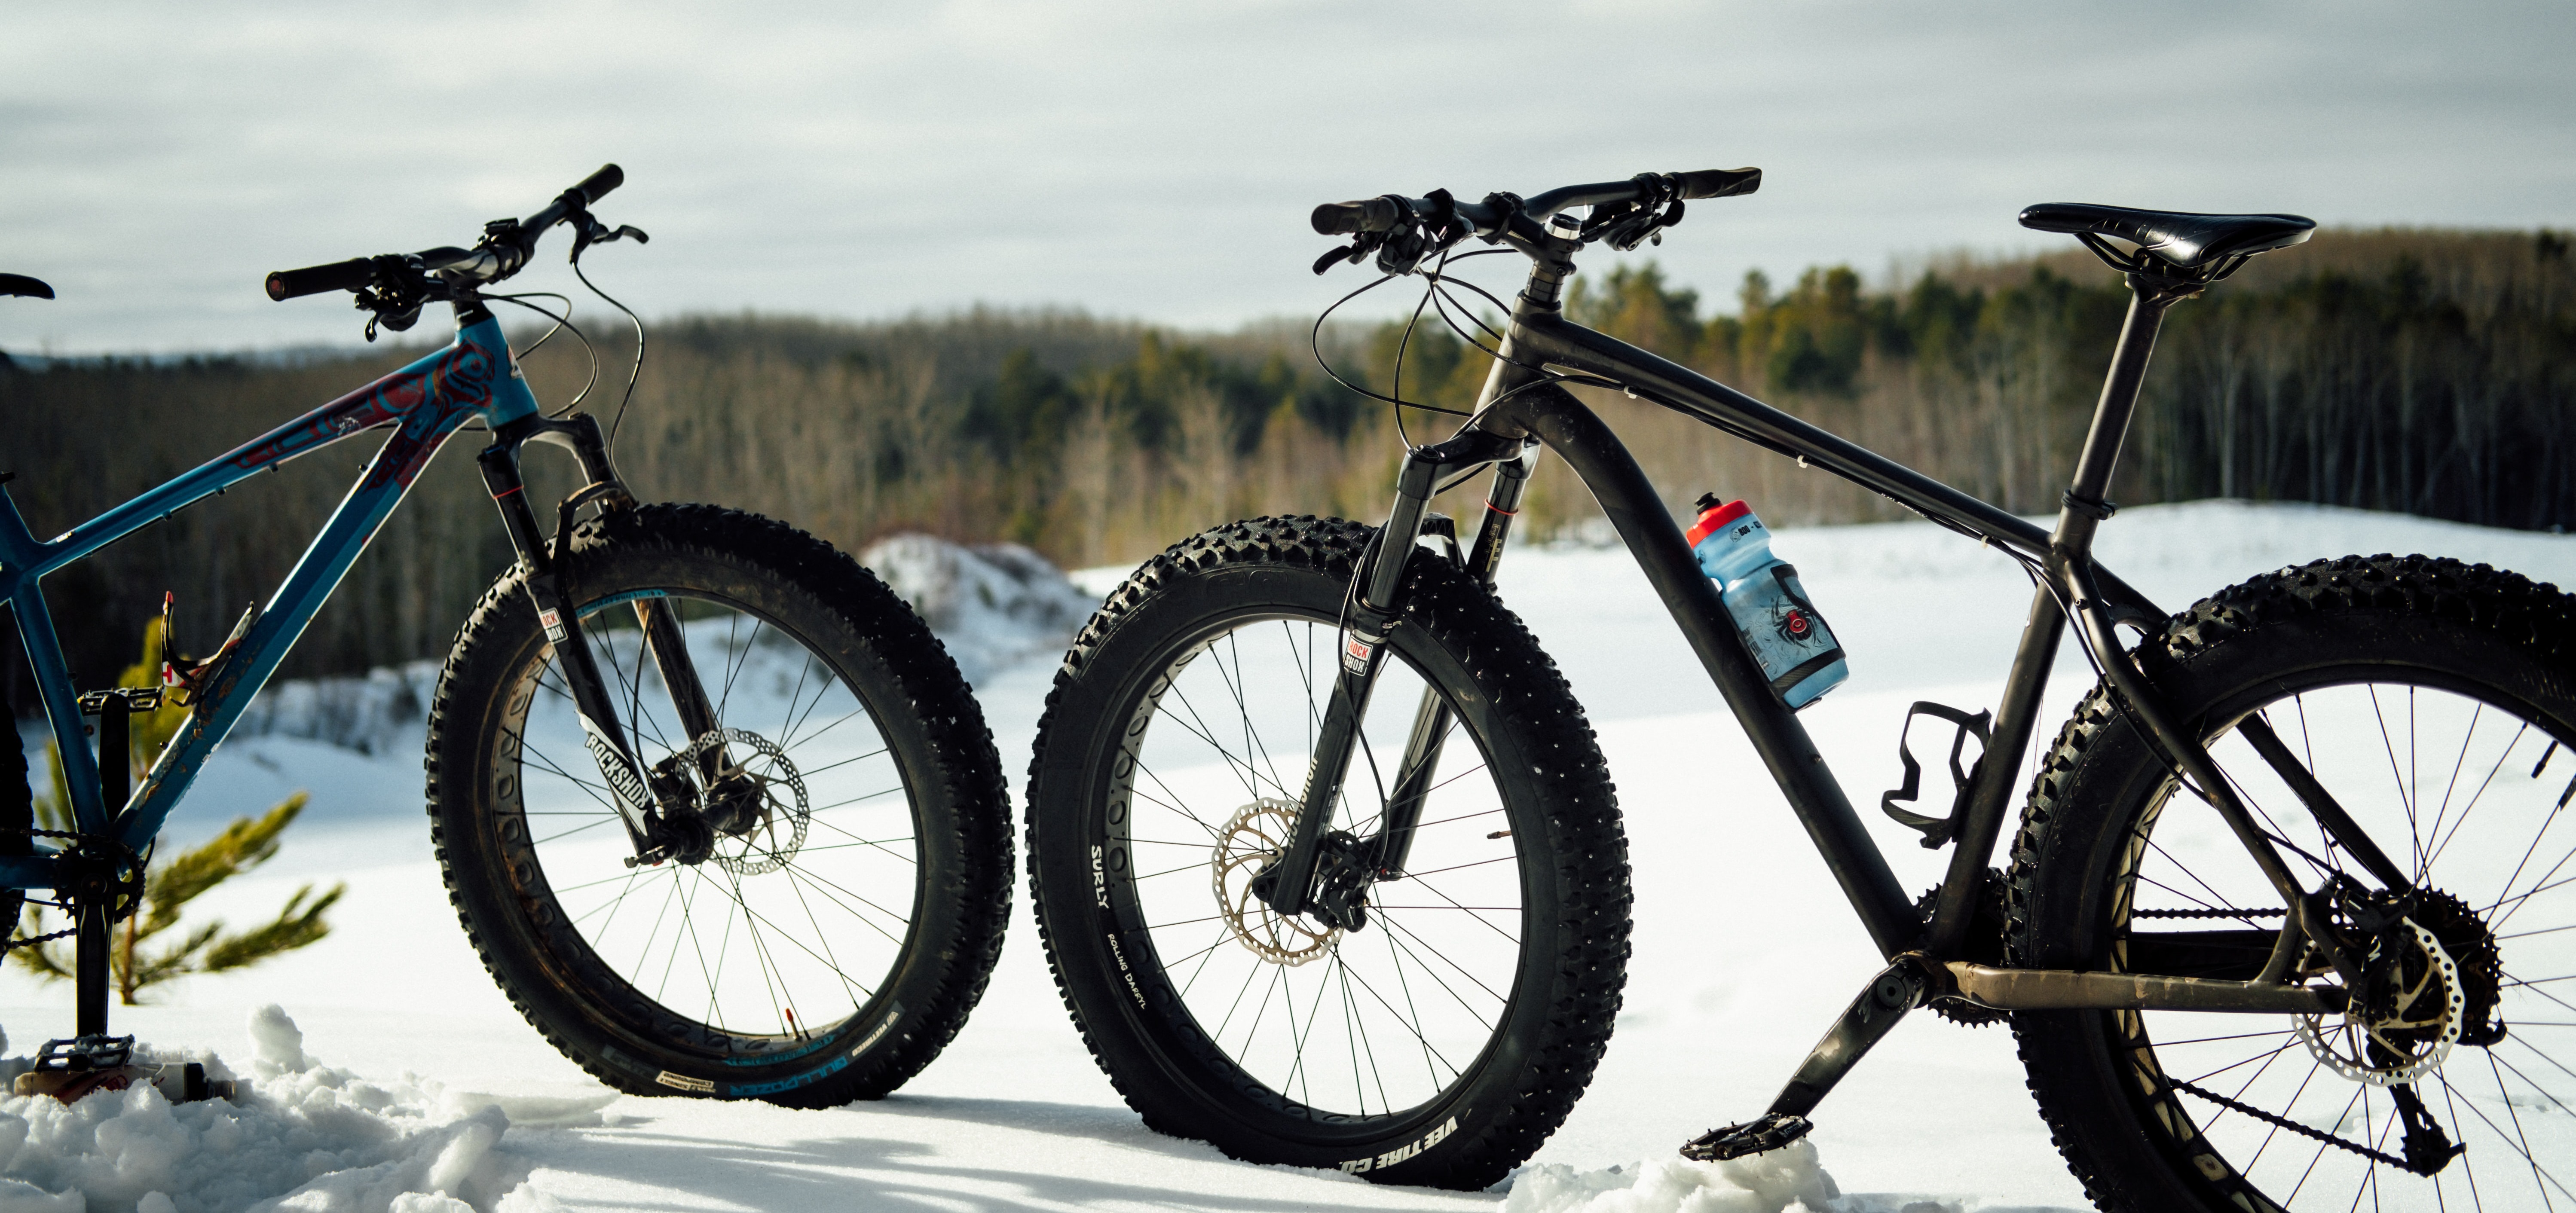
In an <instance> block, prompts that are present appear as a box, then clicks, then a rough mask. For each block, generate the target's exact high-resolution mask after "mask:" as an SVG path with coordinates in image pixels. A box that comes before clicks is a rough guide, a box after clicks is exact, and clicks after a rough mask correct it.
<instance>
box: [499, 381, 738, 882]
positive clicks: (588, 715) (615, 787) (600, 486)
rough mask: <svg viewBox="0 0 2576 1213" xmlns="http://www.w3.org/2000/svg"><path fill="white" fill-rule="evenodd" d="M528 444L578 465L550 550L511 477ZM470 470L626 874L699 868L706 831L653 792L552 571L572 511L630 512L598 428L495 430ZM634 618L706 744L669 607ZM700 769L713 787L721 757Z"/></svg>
mask: <svg viewBox="0 0 2576 1213" xmlns="http://www.w3.org/2000/svg"><path fill="white" fill-rule="evenodd" d="M530 441H539V442H549V443H553V444H555V445H558V446H562V447H565V448H567V449H569V450H570V451H571V452H572V453H573V456H574V457H575V459H577V460H578V461H579V463H580V465H581V470H582V475H583V478H584V481H585V483H584V485H583V487H582V488H581V489H579V490H578V491H576V492H574V493H573V494H572V495H571V496H569V497H566V498H565V499H564V501H563V504H562V506H561V507H560V510H559V517H558V520H557V525H556V529H555V535H554V541H553V543H552V545H551V547H549V545H548V543H547V542H546V540H545V538H544V536H543V535H542V534H540V532H539V531H538V529H537V520H536V513H535V511H534V510H533V509H531V508H530V507H529V505H528V501H527V492H526V489H527V485H526V482H525V481H524V480H522V479H521V478H520V475H519V451H520V448H521V447H523V446H524V445H525V444H527V443H528V442H530ZM476 463H477V464H478V465H479V466H480V467H481V469H482V472H483V483H484V485H485V487H487V488H488V489H490V490H491V493H492V501H493V504H494V505H495V506H497V507H499V509H500V511H501V522H502V525H503V526H504V527H505V528H506V529H507V530H508V532H509V535H510V544H511V546H512V547H513V548H515V549H516V550H517V551H518V554H519V559H520V560H521V561H523V562H524V563H525V564H526V565H527V567H528V576H527V587H528V597H529V599H530V601H531V603H532V604H533V605H534V606H535V607H536V611H537V622H538V623H539V625H540V626H542V627H543V628H544V630H545V636H546V642H547V643H548V644H549V645H551V646H552V647H553V649H554V651H555V658H556V664H557V668H558V670H559V672H560V673H561V674H562V676H563V679H564V682H565V684H566V687H567V688H568V689H569V690H570V691H571V693H572V699H573V706H574V710H575V711H576V712H577V713H578V715H579V717H580V722H581V730H582V740H583V744H584V746H585V748H587V749H588V750H589V752H590V755H591V758H592V760H593V761H595V762H597V763H598V764H599V772H600V776H601V778H602V780H603V781H604V782H605V783H606V784H607V785H608V788H609V793H610V801H611V802H612V803H613V804H614V806H615V807H616V810H617V815H618V818H619V820H620V821H621V822H622V823H623V824H624V825H625V827H626V835H627V839H628V841H629V842H630V843H631V844H632V845H633V846H634V848H635V856H634V857H633V858H631V859H629V860H628V861H627V862H628V864H629V865H630V866H634V865H638V864H652V863H659V862H661V861H662V860H664V859H668V858H678V859H680V860H681V862H683V863H689V862H695V861H696V860H697V859H701V858H704V852H705V849H706V848H705V843H706V842H707V839H705V838H703V837H700V836H701V835H704V834H705V830H704V829H703V828H699V829H694V830H693V829H691V828H690V827H691V826H692V825H695V824H696V818H695V816H694V813H693V812H692V811H691V810H692V809H693V807H694V806H690V805H684V804H669V803H663V800H664V798H663V797H661V796H659V795H658V794H657V793H656V791H655V787H654V778H653V776H654V772H652V771H651V770H650V769H648V768H647V767H645V765H644V764H643V762H642V761H641V760H640V759H638V758H637V757H636V755H635V753H634V751H633V750H632V749H631V748H630V747H629V746H628V745H627V743H626V733H625V729H624V727H623V725H622V724H621V723H620V720H619V717H618V712H617V701H616V698H615V696H614V695H612V694H611V693H610V691H609V689H608V685H607V683H606V682H605V681H604V680H603V679H602V678H601V677H600V672H599V664H598V661H597V660H596V659H595V658H594V657H593V655H592V654H591V651H590V646H589V644H588V642H587V640H586V639H585V638H584V636H583V629H582V623H581V618H580V614H579V612H578V611H577V610H576V609H575V604H574V603H573V602H572V601H571V599H570V597H569V596H568V595H567V594H566V593H565V587H564V585H563V582H562V575H561V567H560V566H561V562H562V559H563V557H564V555H565V554H566V553H568V552H569V551H570V550H571V546H572V529H573V525H574V519H575V515H576V513H577V511H579V510H580V508H581V507H582V506H584V505H593V504H595V505H597V506H599V507H600V508H601V509H602V510H620V509H626V508H629V507H631V506H632V505H633V504H634V498H633V496H632V495H630V494H629V493H628V492H627V491H626V487H625V485H624V484H623V483H622V482H621V481H619V480H618V478H617V474H616V471H615V469H614V468H613V467H612V466H611V465H610V463H609V459H608V449H607V445H606V443H604V442H602V441H601V439H600V434H599V423H598V421H597V420H596V419H594V418H591V417H588V416H578V417H572V418H568V419H564V420H550V419H547V418H544V417H527V418H523V419H521V420H519V421H516V422H513V423H511V424H509V425H506V426H503V427H502V428H501V430H500V431H499V432H498V433H496V434H495V435H494V436H493V442H492V445H490V446H488V447H486V448H484V449H483V451H482V452H481V454H479V455H478V456H477V457H476ZM634 609H635V614H636V620H637V622H638V623H639V624H641V625H642V627H643V633H644V646H645V648H646V650H647V651H648V652H650V653H651V654H652V658H653V663H654V666H655V668H656V669H657V671H658V672H659V673H660V674H661V677H662V683H663V686H664V687H665V688H667V689H668V691H669V694H670V696H671V702H672V707H673V709H674V711H675V713H676V714H677V715H678V717H679V719H680V723H681V725H682V727H683V728H685V729H686V730H687V736H688V738H689V739H691V740H693V741H694V740H697V739H703V738H707V737H708V735H709V734H710V733H713V732H714V731H715V730H716V729H717V727H718V724H717V720H716V715H715V709H714V707H713V706H712V705H711V704H710V703H709V702H708V700H707V696H706V690H705V688H704V686H703V684H702V683H701V682H700V681H699V678H698V674H697V669H696V667H695V666H694V665H693V664H692V663H691V662H690V660H689V653H688V646H687V643H686V641H685V638H684V637H683V635H682V632H681V627H680V623H681V621H680V619H679V618H678V614H677V612H676V611H675V610H674V609H673V608H672V607H671V606H670V605H669V604H668V603H666V602H663V601H659V600H655V599H650V598H644V599H638V600H636V602H635V604H634ZM684 744H686V743H684ZM698 764H699V772H700V775H701V777H702V778H703V779H704V780H706V781H707V782H708V783H710V784H712V783H714V782H715V781H716V780H717V779H718V778H719V777H720V776H721V775H722V774H723V773H724V771H725V765H726V759H725V755H724V751H723V747H722V746H721V745H710V746H708V747H705V749H704V750H703V752H701V753H700V754H699V755H698Z"/></svg>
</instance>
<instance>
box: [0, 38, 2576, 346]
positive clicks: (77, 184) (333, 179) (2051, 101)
mask: <svg viewBox="0 0 2576 1213" xmlns="http://www.w3.org/2000/svg"><path fill="white" fill-rule="evenodd" d="M2572 49H2576V5H2567V4H2564V3H2554V4H2552V3H2532V4H2513V3H2495V4H2448V5H2427V4H2421V3H2307V4H2299V3H2207V2H2203V0H2183V2H2175V3H2160V4H2156V5H2134V4H2108V3H2077V4H2059V5H2047V6H2040V5H2024V4H1997V3H1985V2H1982V0H1961V2H1958V3H1945V4H1939V5H1935V4H1930V3H1879V4H1846V3H1824V2H1819V3H1794V2H1781V0H1773V2H1768V3H1758V4H1748V3H1710V2H1701V3H1655V2H1648V0H1612V2H1598V3H1595V2H1581V0H1578V2H1570V3H1558V4H1551V5H1535V4H1513V3H1492V4H1482V5H1474V6H1468V5H1443V4H1418V3H1397V2H1391V0H1375V2H1369V3H1343V2H1339V0H1298V2H1295V3H1238V2H1229V0H1177V2H1170V0H1135V2H1130V3H1120V4H1091V3H1081V2H1075V0H1053V2H1048V3H943V2H936V0H921V2H916V3H907V4H900V5H897V4H877V3H846V2H845V3H818V4H796V3H763V2H752V0H746V2H739V3H732V4H726V5H676V4H657V3H605V2H599V0H567V2H560V3H552V4H544V5H538V4H521V3H502V2H497V0H453V2H450V3H445V4H439V5H415V6H406V7H403V8H401V9H399V10H397V9H395V8H393V7H391V6H381V5H348V4H338V3H318V2H315V3H304V2H294V0H288V2H268V3H247V2H246V3H241V4H227V5H203V4H187V5H181V4H166V5H165V4H146V3H97V4H82V5H13V6H11V7H10V8H9V9H8V10H7V11H6V13H5V15H0V270H9V271H15V272H18V273H26V274H33V275H35V276H37V277H40V278H44V279H46V280H48V281H49V282H51V283H52V284H53V285H54V287H55V288H56V290H57V291H58V292H59V295H60V298H59V299H57V300H56V301H54V302H50V303H46V302H35V301H25V300H0V348H9V349H14V350H18V351H20V352H35V353H53V354H57V355H73V354H89V353H105V352H134V353H142V352H157V353H168V352H181V351H195V350H243V349H273V348H280V347H293V346H306V345H315V344H329V345H350V344H355V343H357V341H358V340H359V329H360V327H361V321H362V319H363V318H362V317H361V316H360V315H359V314H358V313H356V312H354V311H352V310H349V309H348V308H346V307H345V306H343V305H342V304H341V302H340V298H341V297H338V296H326V297H316V298H308V299H302V300H295V301H290V302H288V303H283V304H279V303H272V302H270V301H269V300H268V299H267V297H266V296H265V295H264V294H262V293H261V290H260V283H261V279H262V276H263V275H264V274H265V273H266V272H267V271H270V270H273V269H283V268H289V267H294V266H301V265H308V264H315V263H320V262H326V261H336V260H340V259H343V258H346V257H351V256H362V255H368V254H374V253H381V252H393V251H409V250H414V249H419V248H425V247H430V246H435V245H442V244H467V243H470V242H471V241H472V238H473V237H474V236H475V235H476V234H477V233H478V232H479V230H480V228H481V224H482V223H483V221H485V220H487V219H491V218H496V217H499V216H502V215H509V214H526V213H529V212H532V211H534V210H535V209H537V208H538V207H540V206H542V205H543V204H544V203H545V202H546V201H547V200H548V199H549V198H551V197H552V196H553V195H554V194H555V193H557V192H559V191H560V190H562V189H563V188H564V187H565V186H567V185H570V184H571V183H572V182H574V181H575V180H578V179H579V178H581V177H583V176H584V175H586V174H588V173H589V172H590V171H591V170H592V169H594V168H596V167H598V166H599V165H600V164H601V163H602V162H605V161H614V162H616V163H618V164H620V165H622V166H623V167H624V168H625V170H626V175H627V184H626V186H625V188H623V189H622V190H620V191H618V192H617V193H616V194H614V195H612V196H611V197H610V198H609V199H608V200H607V201H606V202H605V203H603V204H602V205H601V206H600V208H599V214H600V215H601V216H602V217H603V218H605V219H607V220H608V221H609V222H611V223H628V224H633V225H635V226H637V227H640V228H643V229H645V230H646V231H648V232H650V233H651V234H652V237H653V240H652V243H651V244H650V245H649V246H643V247H637V246H633V245H617V246H612V247H608V248H604V249H601V250H598V251H596V252H594V253H592V254H590V255H589V256H588V257H587V258H586V259H585V262H584V265H585V267H586V268H588V269H590V270H591V271H592V277H593V278H594V280H596V281H598V282H599V283H600V284H601V285H602V286H604V287H606V288H607V289H609V290H610V291H612V292H613V293H617V294H619V295H620V296H621V297H623V298H625V299H627V300H628V301H629V302H630V303H632V304H634V305H635V306H636V307H637V309H638V310H640V311H642V312H644V313H645V314H646V315H648V316H668V315H675V314H680V313H688V312H726V313H731V312H740V311H744V310H747V309H748V310H756V311H761V312H771V313H796V314H814V315H824V316H835V317H850V318H875V317H890V316H900V315H904V314H909V313H916V312H932V313H936V312H942V311H947V310H951V309H956V308H961V307H967V306H971V305H974V304H978V303H990V304H999V305H1006V306H1018V307H1029V306H1067V307H1079V308H1082V309H1086V310H1089V311H1091V312H1094V313H1099V314H1104V315H1110V316H1121V317H1135V318H1141V319H1145V320H1149V321H1154V322H1158V323H1166V324H1172V325H1179V326H1184V327H1189V328H1199V329H1223V328H1231V327H1234V326H1236V325H1239V324H1243V323H1246V322H1249V321H1253V320H1257V319H1262V318H1268V317H1279V316H1311V315H1313V314H1315V313H1316V312H1317V311H1318V310H1320V309H1321V308H1322V307H1323V306H1324V305H1325V304H1327V303H1329V302H1331V301H1332V299H1333V298H1335V297H1336V296H1338V295H1339V294H1341V293H1342V292H1343V291H1346V290H1349V289H1350V288H1352V287H1354V286H1357V285H1359V284H1360V283H1361V282H1362V281H1364V280H1365V279H1364V278H1363V277H1362V276H1361V274H1360V271H1359V270H1358V269H1357V268H1344V269H1342V270H1339V271H1336V272H1335V273H1334V274H1333V275H1331V276H1328V277H1326V278H1323V279H1317V278H1316V277H1314V276H1313V275H1311V274H1310V273H1309V272H1308V271H1309V266H1310V264H1311V263H1312V261H1313V260H1314V258H1315V257H1316V256H1317V255H1318V254H1320V253H1321V252H1323V251H1324V250H1325V249H1326V248H1328V247H1330V244H1329V242H1327V241H1325V240H1324V239H1322V238H1320V237H1317V236H1315V235H1314V234H1313V233H1312V231H1311V230H1310V229H1309V228H1308V227H1307V219H1306V216H1307V212H1308V211H1309V210H1310V209H1311V208H1312V207H1313V206H1314V204H1316V203H1318V202H1324V201H1332V200H1340V199H1347V198H1359V197H1367V196H1372V195H1375V194H1380V193H1387V192H1398V193H1406V194H1415V195H1418V194H1421V193H1423V192H1425V191H1428V190H1429V189H1432V188H1434V187H1446V188H1448V189H1450V190H1451V191H1452V192H1454V193H1457V194H1459V195H1462V196H1467V197H1478V196H1482V195H1483V194H1484V193H1486V192H1488V191H1492V190H1510V191H1513V192H1517V193H1523V194H1530V193H1536V192H1538V191H1540V190H1543V189H1547V188H1549V187H1552V186H1556V185H1562V184H1568V183H1573V182H1579V181H1595V180H1605V179H1617V178H1623V177H1627V176H1630V175H1633V174H1635V173H1638V172H1643V171H1657V172H1662V171H1676V170H1687V169H1700V168H1715V167H1726V168H1733V167H1739V166H1746V165H1753V166H1759V167H1761V168H1762V169H1763V170H1764V172H1765V177H1764V182H1763V186H1762V189H1761V192H1760V193H1758V194H1755V195H1753V196H1751V197H1745V198H1735V199H1727V200H1723V201H1714V202H1706V203H1695V204H1693V205H1692V206H1691V208H1690V215H1689V218H1688V220H1687V221H1686V222H1685V223H1684V224H1683V225H1682V226H1681V227H1680V228H1678V229H1676V230H1675V231H1673V232H1672V233H1670V234H1669V235H1668V236H1667V237H1666V240H1665V243H1664V245H1663V246H1662V247H1661V248H1659V249H1653V250H1650V252H1651V255H1652V256H1654V257H1655V258H1656V259H1657V260H1659V261H1660V262H1661V263H1662V264H1663V265H1664V267H1665V268H1666V270H1667V271H1668V273H1669V274H1670V276H1671V277H1672V279H1673V280H1675V281H1677V282H1679V283H1682V284H1685V285H1688V286H1692V287H1696V288H1698V289H1699V290H1700V291H1701V292H1702V293H1703V295H1704V296H1706V297H1707V298H1708V300H1709V302H1710V304H1711V305H1712V307H1723V306H1731V302H1730V301H1731V300H1732V298H1733V296H1734V293H1735V290H1736V287H1737V284H1738V283H1739V282H1740V281H1741V279H1742V277H1743V275H1744V273H1745V271H1746V270H1748V269H1751V268H1757V267H1758V268H1761V269H1764V270H1766V271H1767V272H1769V273H1770V274H1771V275H1772V277H1773V278H1774V279H1775V280H1777V279H1781V278H1786V277H1792V276H1794V275H1795V274H1796V272H1797V271H1798V270H1800V269H1801V268H1803V267H1806V266H1810V265H1817V264H1832V263H1845V264H1850V265H1853V266H1855V267H1856V268H1859V269H1861V270H1862V271H1863V272H1864V273H1867V274H1870V275H1872V276H1873V277H1875V278H1883V277H1884V275H1886V274H1887V273H1888V272H1890V270H1891V267H1893V266H1896V265H1900V264H1905V263H1908V262H1919V261H1920V260H1921V259H1923V258H1925V257H1927V256H1932V255H1938V254H1942V253H1945V252H1950V251H1954V250H1968V251H1973V252H1980V253H2003V252H2011V251H2016V250H2026V249H2034V248H2046V247H2053V245H2052V244H2051V243H2050V242H2051V241H2054V240H2062V239H2063V237H2043V236H2040V235H2038V234H2036V233H2031V232H2026V231H2023V230H2022V229H2021V228H2019V227H2018V226H2016V225H2015V224H2014V222H2013V216H2014V214H2015V213H2016V212H2017V211H2018V210H2019V209H2020V208H2021V207H2023V206H2025V205H2028V204H2031V203H2035V202H2044V201H2086V202H2107V203H2113V204H2118V205H2127V206H2141V207H2152V208H2161V209H2174V210H2199V211H2217V212H2228V211H2288V212H2293V213H2298V214H2305V215H2309V216H2312V217H2314V218H2316V219H2318V220H2320V221H2321V222H2324V223H2328V224H2362V225H2380V224H2398V225H2467V226H2491V225H2502V226H2516V227H2535V226H2558V227H2566V226H2576V72H2571V71H2570V70H2569V69H2568V67H2567V64H2568V61H2569V52H2570V51H2571V50H2572ZM563 248H564V244H563V237H562V235H561V234H560V233H559V234H558V235H557V236H556V238H555V240H554V241H553V242H552V243H550V244H549V245H548V246H547V247H546V248H545V249H543V250H541V252H540V258H539V264H538V266H537V268H535V269H533V270H532V271H530V272H529V273H528V274H526V275H524V276H523V277H522V278H521V279H520V280H519V282H520V283H521V284H523V285H525V286H527V287H531V288H536V287H545V286H558V285H561V284H563V283H565V282H568V281H569V276H568V275H567V274H566V273H565V272H564V271H563V268H562V266H561V256H562V252H563ZM1500 260H1501V259H1499V258H1498V259H1495V260H1494V261H1489V262H1487V263H1486V264H1488V265H1491V264H1494V263H1495V262H1498V261H1500ZM1607 260H1609V259H1607V258H1595V259H1592V260H1591V261H1588V262H1587V263H1586V264H1587V266H1588V267H1590V268H1595V269H1597V268H1600V265H1601V264H1604V263H1606V262H1607ZM1510 272H1511V271H1509V270H1508V269H1505V270H1504V271H1503V272H1502V274H1501V275H1500V276H1499V280H1497V279H1496V277H1495V276H1489V279H1488V280H1489V282H1491V283H1492V284H1493V285H1496V286H1508V285H1509V282H1508V278H1509V274H1510ZM1394 303H1395V301H1394V300H1393V299H1389V300H1388V301H1387V305H1388V306H1392V305H1393V304H1394ZM595 310H596V309H594V311H595Z"/></svg>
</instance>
